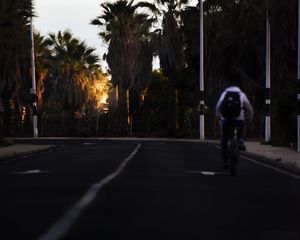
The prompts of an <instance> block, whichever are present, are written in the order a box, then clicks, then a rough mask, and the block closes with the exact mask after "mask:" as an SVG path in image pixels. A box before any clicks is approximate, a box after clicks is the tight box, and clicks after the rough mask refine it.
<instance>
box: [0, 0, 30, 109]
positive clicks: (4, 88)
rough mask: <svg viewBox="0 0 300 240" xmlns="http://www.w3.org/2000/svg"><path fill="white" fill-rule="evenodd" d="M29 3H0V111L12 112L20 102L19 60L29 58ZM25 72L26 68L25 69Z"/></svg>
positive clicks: (21, 0) (7, 0) (11, 0)
mask: <svg viewBox="0 0 300 240" xmlns="http://www.w3.org/2000/svg"><path fill="white" fill-rule="evenodd" d="M31 12H32V4H31V1H30V0H1V2H0V26H1V28H0V112H3V111H4V110H10V109H14V108H15V107H16V105H19V103H20V90H21V84H22V81H23V79H24V77H25V76H24V75H22V72H23V71H22V68H24V65H22V63H23V62H22V59H26V58H28V56H29V49H30V48H29V47H30V42H29V37H28V36H29V34H28V32H29V28H28V24H29V18H30V16H31ZM27 70H29V69H27Z"/></svg>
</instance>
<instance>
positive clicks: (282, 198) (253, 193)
mask: <svg viewBox="0 0 300 240" xmlns="http://www.w3.org/2000/svg"><path fill="white" fill-rule="evenodd" d="M49 143H52V144H57V145H59V146H61V148H59V149H56V150H55V151H51V152H45V153H41V154H36V155H31V156H26V157H23V158H17V159H14V160H12V161H7V162H2V163H0V191H1V195H0V196H1V197H0V239H3V240H9V239H18V240H19V239H22V240H26V239H43V240H45V239H84V240H94V239H95V240H96V239H97V240H98V239H105V240H109V239H139V240H144V239H145V240H148V239H156V240H157V239H159V240H160V239H163V240H168V239H170V240H171V239H172V240H177V239H182V240H189V239H197V240H200V239H203V240H206V239H208V240H210V239H230V240H234V239H241V240H248V239H249V240H250V239H251V240H260V239H262V240H269V239H270V240H299V239H300V180H299V179H296V178H293V177H291V176H289V175H286V174H283V173H280V172H277V171H274V170H273V169H270V168H267V167H264V166H261V165H258V164H255V163H253V162H251V161H249V160H246V159H241V161H240V162H239V166H238V173H239V175H238V176H237V177H231V176H229V174H228V173H227V172H226V171H223V170H222V169H221V161H220V152H219V150H218V149H217V148H216V147H215V146H213V145H209V144H200V143H195V142H194V143H193V142H167V141H141V142H139V141H110V140H102V141H96V140H60V141H58V140H55V141H54V140H52V142H51V141H50V142H49V141H48V142H45V144H49Z"/></svg>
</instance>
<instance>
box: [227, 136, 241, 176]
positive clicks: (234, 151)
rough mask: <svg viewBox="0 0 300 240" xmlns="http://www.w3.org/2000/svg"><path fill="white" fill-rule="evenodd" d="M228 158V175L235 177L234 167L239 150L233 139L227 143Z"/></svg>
mask: <svg viewBox="0 0 300 240" xmlns="http://www.w3.org/2000/svg"><path fill="white" fill-rule="evenodd" d="M228 152H229V154H228V157H229V159H228V160H229V170H230V175H231V176H236V175H237V171H236V165H237V162H238V159H239V155H240V154H239V148H238V144H237V143H236V141H235V140H234V139H232V140H230V142H229V149H228Z"/></svg>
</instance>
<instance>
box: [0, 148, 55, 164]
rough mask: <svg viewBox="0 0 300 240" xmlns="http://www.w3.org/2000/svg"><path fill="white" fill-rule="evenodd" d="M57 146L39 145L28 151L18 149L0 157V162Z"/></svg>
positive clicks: (47, 150)
mask: <svg viewBox="0 0 300 240" xmlns="http://www.w3.org/2000/svg"><path fill="white" fill-rule="evenodd" d="M58 148H59V146H52V145H51V146H47V147H42V148H41V146H39V148H38V149H35V150H30V151H19V152H13V153H10V154H7V155H4V156H1V157H0V163H2V162H5V161H10V160H13V159H16V158H20V157H23V156H29V155H33V154H40V153H44V152H49V151H54V150H56V149H58Z"/></svg>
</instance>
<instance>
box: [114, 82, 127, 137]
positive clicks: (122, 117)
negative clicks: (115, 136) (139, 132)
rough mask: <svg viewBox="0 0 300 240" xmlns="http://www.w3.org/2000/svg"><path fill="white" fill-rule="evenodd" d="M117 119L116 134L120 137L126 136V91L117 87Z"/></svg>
mask: <svg viewBox="0 0 300 240" xmlns="http://www.w3.org/2000/svg"><path fill="white" fill-rule="evenodd" d="M118 97H119V98H118V117H117V124H116V125H117V129H116V130H117V132H119V133H120V134H121V135H126V134H128V119H129V118H128V116H129V108H128V90H127V89H123V88H122V87H121V86H119V87H118Z"/></svg>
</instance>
